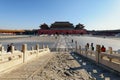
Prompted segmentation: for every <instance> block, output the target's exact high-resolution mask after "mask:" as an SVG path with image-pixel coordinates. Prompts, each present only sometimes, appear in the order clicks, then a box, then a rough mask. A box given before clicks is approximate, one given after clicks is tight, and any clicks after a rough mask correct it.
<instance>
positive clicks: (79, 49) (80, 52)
mask: <svg viewBox="0 0 120 80" xmlns="http://www.w3.org/2000/svg"><path fill="white" fill-rule="evenodd" d="M79 53H80V54H81V46H80V45H79Z"/></svg>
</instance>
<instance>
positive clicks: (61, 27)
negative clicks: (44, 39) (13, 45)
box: [38, 22, 87, 35]
mask: <svg viewBox="0 0 120 80" xmlns="http://www.w3.org/2000/svg"><path fill="white" fill-rule="evenodd" d="M40 28H41V29H39V30H38V34H39V35H40V34H86V33H87V31H86V30H85V29H84V26H83V25H82V24H78V25H76V26H75V27H74V26H73V24H72V23H70V22H54V23H53V24H51V26H50V27H49V26H48V25H47V24H45V23H44V24H42V25H40Z"/></svg>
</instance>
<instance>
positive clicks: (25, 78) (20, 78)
mask: <svg viewBox="0 0 120 80" xmlns="http://www.w3.org/2000/svg"><path fill="white" fill-rule="evenodd" d="M52 56H53V55H52V54H51V53H48V54H46V55H43V56H41V57H39V58H38V59H35V60H32V61H30V62H28V63H26V64H23V65H22V66H20V67H18V68H16V69H14V70H12V71H11V72H8V73H5V74H2V75H0V80H31V78H32V77H33V76H34V74H35V73H37V71H39V70H41V69H42V68H43V67H44V66H45V65H46V64H47V62H48V61H49V60H50V59H51V58H52ZM16 67H17V66H16Z"/></svg>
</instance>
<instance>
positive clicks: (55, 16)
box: [0, 0, 120, 30]
mask: <svg viewBox="0 0 120 80" xmlns="http://www.w3.org/2000/svg"><path fill="white" fill-rule="evenodd" d="M55 21H69V22H71V23H73V24H74V25H76V24H78V23H81V24H84V25H85V28H86V29H87V30H115V29H120V22H119V21H120V0H0V29H39V25H40V24H42V23H47V24H48V25H51V24H52V23H54V22H55Z"/></svg>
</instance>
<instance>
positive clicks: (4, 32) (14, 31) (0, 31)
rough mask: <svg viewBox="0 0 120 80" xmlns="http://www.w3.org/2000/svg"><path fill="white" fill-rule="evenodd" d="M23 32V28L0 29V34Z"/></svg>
mask: <svg viewBox="0 0 120 80" xmlns="http://www.w3.org/2000/svg"><path fill="white" fill-rule="evenodd" d="M24 32H25V30H6V29H2V30H0V34H21V33H24Z"/></svg>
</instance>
